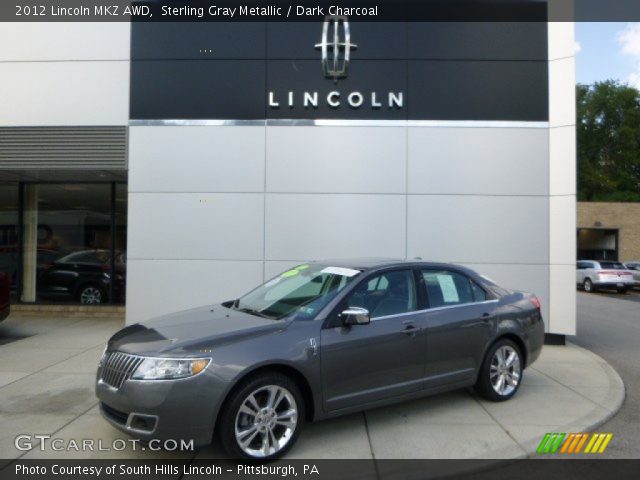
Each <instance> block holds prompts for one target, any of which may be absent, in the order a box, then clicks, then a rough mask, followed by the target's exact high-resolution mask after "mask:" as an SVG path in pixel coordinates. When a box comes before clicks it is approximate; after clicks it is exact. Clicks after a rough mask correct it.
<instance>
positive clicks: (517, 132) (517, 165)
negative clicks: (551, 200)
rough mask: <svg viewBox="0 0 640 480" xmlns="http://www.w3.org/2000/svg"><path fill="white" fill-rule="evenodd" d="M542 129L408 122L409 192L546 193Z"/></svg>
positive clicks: (545, 143) (545, 137)
mask: <svg viewBox="0 0 640 480" xmlns="http://www.w3.org/2000/svg"><path fill="white" fill-rule="evenodd" d="M548 155H549V133H548V131H547V130H546V129H521V128H421V127H416V128H410V129H409V192H410V193H442V194H467V195H469V194H486V195H547V194H548V192H549V169H548V163H547V162H546V161H544V160H545V159H546V158H547V157H548Z"/></svg>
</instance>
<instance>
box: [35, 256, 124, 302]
mask: <svg viewBox="0 0 640 480" xmlns="http://www.w3.org/2000/svg"><path fill="white" fill-rule="evenodd" d="M112 277H113V293H114V299H115V300H116V301H122V300H123V299H124V288H125V278H126V257H125V254H124V252H120V251H116V257H115V271H114V272H111V253H110V251H109V250H81V251H78V252H74V253H71V254H69V255H66V256H64V257H62V258H59V259H58V260H55V261H53V262H52V263H51V264H50V265H47V266H45V267H44V268H43V270H42V271H41V273H40V274H39V276H38V283H37V289H38V298H46V299H52V300H68V301H78V302H80V303H81V304H83V305H97V304H101V303H105V302H107V301H108V300H109V294H110V290H111V288H110V284H111V281H112Z"/></svg>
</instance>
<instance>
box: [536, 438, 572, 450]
mask: <svg viewBox="0 0 640 480" xmlns="http://www.w3.org/2000/svg"><path fill="white" fill-rule="evenodd" d="M566 435H567V434H566V433H547V434H546V435H545V436H544V438H543V439H542V441H541V442H540V445H539V446H538V450H536V451H537V453H556V452H557V451H558V448H560V445H562V441H563V440H564V437H565V436H566Z"/></svg>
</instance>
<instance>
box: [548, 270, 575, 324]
mask: <svg viewBox="0 0 640 480" xmlns="http://www.w3.org/2000/svg"><path fill="white" fill-rule="evenodd" d="M549 268H550V275H549V288H550V291H551V299H550V302H549V303H550V315H549V317H547V318H548V319H549V320H548V321H549V324H548V326H547V328H548V329H550V331H551V332H552V333H556V334H559V335H575V334H576V295H577V293H576V267H575V264H573V265H551V266H550V267H549Z"/></svg>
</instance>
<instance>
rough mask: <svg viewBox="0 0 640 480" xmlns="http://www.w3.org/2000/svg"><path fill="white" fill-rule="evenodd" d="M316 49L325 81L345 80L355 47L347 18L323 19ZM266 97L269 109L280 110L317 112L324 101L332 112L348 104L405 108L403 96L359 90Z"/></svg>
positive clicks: (352, 105)
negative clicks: (297, 108) (299, 107)
mask: <svg viewBox="0 0 640 480" xmlns="http://www.w3.org/2000/svg"><path fill="white" fill-rule="evenodd" d="M315 48H316V49H320V52H321V61H322V70H323V72H324V76H325V77H326V78H327V79H329V80H332V81H333V83H334V84H337V83H338V80H339V79H344V78H347V76H348V74H349V63H350V61H351V51H352V50H355V49H356V48H358V46H357V45H356V44H355V43H351V28H350V27H349V21H348V20H347V17H345V16H335V15H333V16H328V17H326V19H325V21H324V24H323V26H322V39H321V41H320V43H317V44H316V45H315ZM268 97H269V98H268V104H269V108H271V109H279V108H281V107H288V108H289V109H293V108H295V107H296V106H302V107H304V108H305V109H310V108H312V109H317V108H318V106H319V103H320V102H324V103H325V104H326V105H327V106H329V107H330V108H332V109H339V108H340V107H341V106H342V105H343V104H346V105H348V106H349V107H350V108H351V109H359V108H360V107H362V106H363V105H367V106H369V107H370V108H372V109H374V110H375V109H382V108H387V109H393V110H399V109H401V108H403V107H404V93H403V92H391V91H390V92H386V93H384V94H380V93H379V92H375V91H370V92H363V91H358V90H355V91H351V92H348V93H343V92H340V91H339V90H337V89H336V90H331V91H329V92H328V93H322V94H321V93H319V92H318V91H304V92H295V91H291V90H290V91H288V92H286V94H285V95H282V96H279V95H278V94H277V93H276V92H274V91H270V92H269V94H268Z"/></svg>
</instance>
